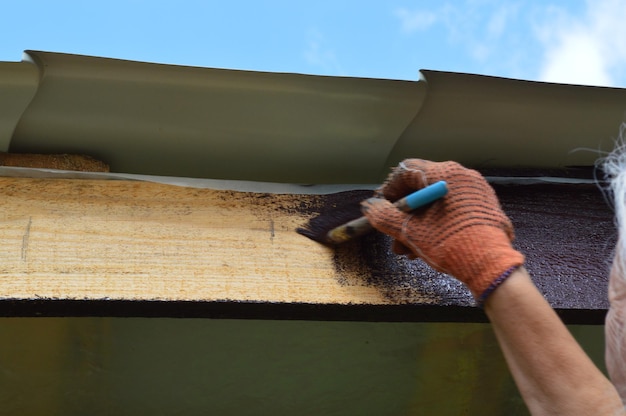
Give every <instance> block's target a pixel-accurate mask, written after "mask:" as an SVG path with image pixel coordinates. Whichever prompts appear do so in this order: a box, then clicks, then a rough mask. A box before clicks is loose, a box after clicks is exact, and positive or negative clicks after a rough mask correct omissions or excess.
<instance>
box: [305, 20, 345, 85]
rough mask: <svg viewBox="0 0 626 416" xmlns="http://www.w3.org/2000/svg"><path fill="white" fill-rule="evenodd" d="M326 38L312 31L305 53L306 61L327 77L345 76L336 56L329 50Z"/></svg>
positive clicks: (316, 31)
mask: <svg viewBox="0 0 626 416" xmlns="http://www.w3.org/2000/svg"><path fill="white" fill-rule="evenodd" d="M326 44H327V42H326V40H325V38H324V36H323V35H322V34H321V33H320V32H319V31H318V30H311V31H310V32H309V35H308V44H307V48H306V50H305V51H304V53H303V56H304V59H305V61H306V62H307V63H308V64H309V65H311V66H314V67H316V68H317V70H318V72H319V70H321V71H322V72H324V73H326V74H327V75H345V74H344V71H343V69H342V67H341V65H340V63H339V60H338V59H337V56H336V55H335V52H334V51H333V50H332V49H331V48H329V47H328V46H327V45H326Z"/></svg>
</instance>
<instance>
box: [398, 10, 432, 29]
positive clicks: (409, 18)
mask: <svg viewBox="0 0 626 416" xmlns="http://www.w3.org/2000/svg"><path fill="white" fill-rule="evenodd" d="M394 15H395V16H396V17H397V18H398V19H400V24H401V25H402V30H403V31H404V32H405V33H413V32H415V31H418V30H425V29H428V28H429V27H430V26H432V25H433V24H434V23H435V22H436V21H437V14H436V13H435V12H432V11H426V10H417V11H410V10H407V9H405V8H400V9H396V11H395V12H394Z"/></svg>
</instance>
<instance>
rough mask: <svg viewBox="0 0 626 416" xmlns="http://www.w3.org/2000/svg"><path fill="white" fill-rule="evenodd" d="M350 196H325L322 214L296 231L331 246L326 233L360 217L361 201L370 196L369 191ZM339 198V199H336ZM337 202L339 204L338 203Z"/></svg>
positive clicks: (342, 194) (357, 192)
mask: <svg viewBox="0 0 626 416" xmlns="http://www.w3.org/2000/svg"><path fill="white" fill-rule="evenodd" d="M353 192H356V193H351V194H350V195H348V194H346V193H343V192H342V193H340V194H336V195H327V197H328V198H329V201H328V202H329V204H328V205H327V206H326V207H324V209H323V210H322V212H321V213H320V214H319V215H318V216H316V217H314V218H312V219H311V220H310V221H309V222H308V223H307V224H305V225H303V226H302V227H300V228H297V229H296V232H297V233H298V234H300V235H303V236H305V237H308V238H310V239H311V240H313V241H317V242H318V243H322V244H326V245H332V244H333V242H332V241H331V240H329V239H328V232H329V231H330V230H332V229H333V228H336V227H339V226H340V225H343V224H345V223H347V222H349V221H352V220H354V219H356V218H359V217H361V216H362V215H363V214H362V213H361V201H363V200H364V199H366V198H368V197H370V196H371V191H353ZM337 197H340V199H337ZM338 202H339V203H338Z"/></svg>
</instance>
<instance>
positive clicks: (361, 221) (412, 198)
mask: <svg viewBox="0 0 626 416" xmlns="http://www.w3.org/2000/svg"><path fill="white" fill-rule="evenodd" d="M447 193H448V185H447V184H446V182H445V181H440V182H436V183H434V184H432V185H428V186H427V187H426V188H422V189H420V190H419V191H415V192H413V193H412V194H409V195H407V196H405V197H404V198H402V199H399V200H398V201H396V202H394V205H395V206H396V207H397V208H398V209H400V210H401V211H404V212H411V211H413V210H414V209H417V208H419V207H423V206H425V205H428V204H430V203H431V202H435V201H436V200H438V199H439V198H441V197H443V196H445V195H446V194H447ZM372 230H373V228H372V225H371V224H370V223H369V221H368V220H367V218H366V217H360V218H357V219H355V220H352V221H350V222H348V223H346V224H343V225H340V226H339V227H336V228H333V229H332V230H330V231H329V232H328V234H326V238H325V241H326V242H327V243H329V244H339V243H343V242H345V241H348V240H351V239H353V238H355V237H359V236H362V235H364V234H366V233H368V232H370V231H372Z"/></svg>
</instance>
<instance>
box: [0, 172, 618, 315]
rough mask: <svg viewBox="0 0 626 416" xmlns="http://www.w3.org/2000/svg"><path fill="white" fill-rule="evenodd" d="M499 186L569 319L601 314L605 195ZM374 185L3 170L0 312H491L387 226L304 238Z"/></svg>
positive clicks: (534, 266)
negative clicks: (315, 187)
mask: <svg viewBox="0 0 626 416" xmlns="http://www.w3.org/2000/svg"><path fill="white" fill-rule="evenodd" d="M497 191H498V193H499V194H500V197H501V199H502V203H503V206H504V208H505V210H506V211H507V213H509V215H510V216H511V217H512V219H513V221H514V223H515V225H516V229H517V235H518V239H517V242H516V244H517V245H518V246H519V248H520V249H521V250H522V251H523V252H524V253H525V254H526V255H527V267H528V269H529V270H530V271H531V273H532V274H533V276H534V278H535V279H536V282H537V285H538V286H539V288H540V289H541V290H542V291H543V292H544V294H545V295H546V297H547V299H548V300H549V302H550V303H551V304H552V305H553V306H554V307H555V308H556V309H557V311H558V312H559V313H560V314H561V316H562V317H563V319H564V320H565V321H566V322H568V323H601V322H602V319H603V316H604V314H605V312H606V308H607V306H608V303H607V300H606V285H607V270H608V264H609V260H610V252H611V248H612V246H613V243H614V239H615V231H614V227H613V223H612V213H611V211H610V209H609V208H608V207H607V205H606V204H605V202H604V200H603V198H602V195H601V194H600V193H599V191H598V190H597V189H596V188H595V187H594V186H592V185H532V186H530V185H524V186H500V187H497ZM370 193H371V191H362V192H361V191H352V192H346V193H341V194H333V195H279V194H267V193H247V192H235V191H216V190H207V189H195V188H184V187H176V186H168V185H162V184H154V183H148V182H133V181H101V180H78V179H31V178H0V293H1V296H2V298H1V299H0V315H1V316H173V317H220V318H270V319H320V320H371V321H484V320H485V317H484V314H483V313H482V311H481V310H480V309H478V308H475V307H474V306H473V301H472V298H471V296H470V294H469V292H468V291H467V290H466V289H465V288H464V287H463V285H462V284H460V283H458V282H457V281H456V280H454V279H452V278H451V277H448V276H444V275H441V274H439V273H437V272H434V271H433V270H432V269H430V268H428V267H427V266H426V265H424V264H423V263H421V262H419V261H408V260H406V259H404V258H400V257H397V256H395V255H393V254H392V253H391V252H390V248H389V247H390V241H389V239H387V238H386V237H384V236H382V235H380V234H373V235H371V236H368V237H366V238H364V239H362V240H359V241H356V242H353V243H349V244H346V245H343V246H341V247H338V248H336V249H331V248H328V247H325V246H322V245H320V244H318V243H315V242H313V241H311V240H309V239H307V238H305V237H302V236H300V235H299V234H297V233H295V231H294V230H295V228H297V227H298V226H301V225H302V224H303V223H305V222H306V221H307V220H308V219H309V218H311V217H312V216H314V215H316V214H317V213H319V212H321V211H323V210H327V209H329V207H331V208H332V206H333V205H334V204H336V203H337V201H341V202H342V203H346V202H348V201H355V202H356V201H359V200H362V199H363V198H364V197H366V196H369V194H370Z"/></svg>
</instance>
